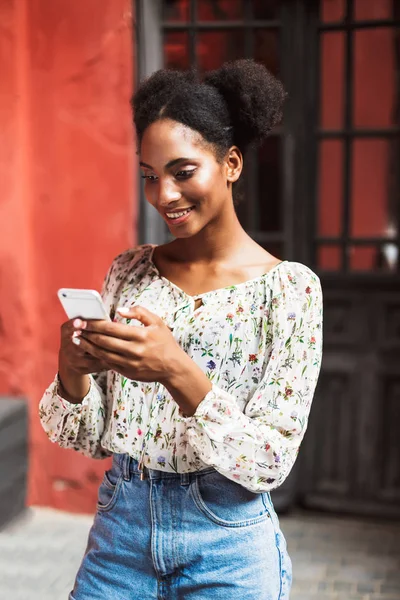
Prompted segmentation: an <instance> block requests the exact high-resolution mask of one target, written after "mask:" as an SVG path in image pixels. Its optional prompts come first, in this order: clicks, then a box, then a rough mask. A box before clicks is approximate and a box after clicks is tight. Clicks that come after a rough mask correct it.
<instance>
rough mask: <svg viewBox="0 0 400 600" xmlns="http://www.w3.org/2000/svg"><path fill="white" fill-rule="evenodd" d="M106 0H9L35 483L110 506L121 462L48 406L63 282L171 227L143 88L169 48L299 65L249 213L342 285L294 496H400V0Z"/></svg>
mask: <svg viewBox="0 0 400 600" xmlns="http://www.w3.org/2000/svg"><path fill="white" fill-rule="evenodd" d="M83 4H84V6H83ZM100 4H101V8H100V6H99V3H98V2H95V1H94V0H93V1H92V0H89V1H87V2H85V3H78V2H75V1H74V2H66V1H63V0H57V1H56V2H54V0H53V1H52V2H50V0H34V1H33V2H29V4H28V2H27V1H25V2H24V1H23V0H21V2H17V0H15V1H14V2H8V3H7V2H6V3H4V2H3V3H1V2H0V7H1V6H2V5H3V8H2V9H0V10H2V11H3V14H4V16H5V17H6V19H5V20H2V21H1V22H2V23H6V27H5V30H4V31H3V34H2V35H1V39H2V40H3V44H2V46H3V50H2V51H1V53H2V55H3V56H8V55H9V56H11V57H12V60H11V62H10V61H8V63H7V64H8V67H7V70H6V72H7V77H8V79H7V85H8V86H10V89H11V90H12V91H13V94H14V96H11V97H10V100H9V104H7V103H6V102H5V104H4V107H3V108H4V110H3V112H2V114H3V117H2V118H3V121H4V122H5V123H8V124H9V125H8V126H7V129H6V132H5V134H4V135H5V138H3V139H5V140H6V142H7V143H6V148H8V150H7V151H6V150H4V147H3V151H4V156H3V158H2V159H1V166H0V168H1V167H4V169H3V171H4V173H5V175H4V177H5V182H6V188H5V189H6V195H5V196H6V198H7V202H6V204H5V206H4V207H3V210H4V214H3V219H2V221H1V225H0V227H2V228H3V229H4V230H5V234H4V239H3V240H0V252H1V254H0V274H1V273H3V279H2V281H4V282H6V286H7V287H5V288H4V289H5V290H6V292H7V293H6V296H5V298H6V301H5V304H4V306H3V307H2V308H1V311H2V313H1V314H2V316H3V315H4V323H5V328H4V331H3V332H2V333H1V335H2V336H3V337H4V339H5V340H6V341H7V343H8V344H11V346H8V350H7V351H4V358H3V359H2V356H1V355H0V366H1V365H4V369H3V371H0V385H1V386H2V388H3V389H2V391H3V392H4V393H14V394H16V393H17V394H22V395H25V396H26V397H28V398H29V403H30V407H31V449H32V450H31V469H30V472H31V479H30V501H31V502H35V503H41V504H50V505H53V506H59V507H62V508H69V509H73V510H91V509H92V508H93V506H94V501H95V494H96V487H97V484H98V478H99V476H100V473H101V472H102V470H103V468H104V464H100V465H99V464H96V463H94V462H93V461H89V460H87V459H85V458H82V457H80V456H78V455H75V454H73V453H71V452H69V451H64V450H60V449H58V448H56V447H53V446H49V443H48V442H47V439H46V438H45V436H44V435H43V433H42V432H41V431H40V426H39V425H38V423H37V419H36V413H35V411H36V407H37V402H38V400H39V398H40V391H41V390H42V389H43V387H44V386H45V385H46V383H47V382H48V379H49V377H51V376H52V375H53V373H54V369H55V367H56V349H57V342H58V339H57V335H58V332H57V327H58V324H59V323H60V322H61V319H62V313H61V310H60V309H59V307H58V306H57V299H56V296H55V291H56V289H57V287H61V286H64V285H65V286H66V285H70V286H78V285H79V286H82V287H87V286H89V285H92V286H96V287H99V286H100V284H101V279H102V276H103V274H104V272H105V269H106V268H107V266H108V263H109V262H110V261H111V259H112V257H113V256H114V255H115V254H117V253H118V252H119V251H120V250H123V249H125V248H126V247H127V246H129V245H131V244H133V243H136V241H139V242H154V243H163V242H164V241H166V240H167V239H168V234H167V231H166V230H165V227H164V224H163V222H162V220H161V219H159V217H158V215H157V214H156V213H155V211H154V209H152V208H151V207H149V206H148V205H147V204H146V201H145V199H144V197H143V192H142V190H141V189H140V185H139V183H138V182H137V176H136V173H137V165H136V155H135V145H134V137H133V131H132V124H131V117H130V114H129V103H128V100H129V96H130V94H131V92H132V90H133V89H134V88H135V86H136V85H137V82H138V81H139V80H140V79H142V78H143V77H145V76H147V75H149V74H150V73H151V72H153V71H154V70H155V69H157V68H160V67H162V66H167V67H170V68H177V69H186V68H189V67H190V66H196V67H197V68H198V70H199V71H200V72H204V71H207V70H209V69H214V68H218V66H219V65H220V64H222V63H223V62H224V61H226V60H232V59H236V58H242V57H252V58H254V59H256V60H257V61H260V62H262V63H263V64H265V65H266V66H267V67H268V68H269V69H270V70H271V71H272V72H273V73H274V74H276V75H277V76H278V77H280V78H281V79H282V81H283V82H284V85H285V87H286V90H287V92H288V101H287V103H286V108H285V115H284V119H283V122H282V124H281V125H280V126H279V127H277V128H276V130H274V131H273V132H272V134H271V136H270V138H269V139H268V140H267V142H266V143H265V144H264V145H263V147H262V148H260V149H258V150H252V151H251V152H249V154H248V156H246V168H245V177H244V187H243V191H244V194H243V195H244V198H245V200H244V201H243V202H242V203H241V204H240V205H239V207H238V214H239V217H240V219H241V222H242V223H243V226H244V227H245V228H246V230H247V231H248V232H249V233H250V234H251V235H252V237H253V238H254V239H255V240H256V241H257V242H258V243H260V244H261V245H262V246H264V247H265V248H266V249H268V250H269V251H271V252H272V253H273V254H275V255H277V256H280V257H281V258H283V259H288V260H297V261H300V262H304V263H306V264H308V265H309V266H310V267H311V268H313V269H314V270H315V271H316V272H317V273H318V274H319V275H320V277H321V280H322V285H323V289H324V296H325V329H324V338H325V350H324V361H323V368H322V372H321V377H320V382H319V385H318V389H317V394H316V397H315V402H314V407H313V410H312V414H311V420H310V426H309V431H308V433H307V435H306V440H305V443H304V447H303V452H301V453H300V458H299V461H298V464H297V465H296V468H295V469H294V472H293V474H292V475H291V476H290V477H291V478H290V479H289V480H288V482H287V484H286V486H283V488H282V490H281V491H280V494H281V497H280V498H281V501H282V503H283V504H286V505H288V504H290V503H292V502H301V503H303V504H305V505H307V506H312V507H319V508H327V509H331V510H341V511H350V512H351V511H355V512H359V513H360V512H362V513H365V514H375V513H377V514H378V513H381V512H382V510H385V511H386V513H387V514H393V515H395V514H397V515H398V514H399V513H400V509H399V506H400V502H399V501H400V441H399V436H398V423H399V421H400V270H399V264H400V259H399V242H400V235H399V224H400V223H399V221H400V175H399V173H400V153H399V147H400V138H399V136H400V97H399V85H400V84H399V81H400V33H399V32H400V4H399V3H398V2H397V1H396V0H380V1H379V2H376V1H375V0H313V1H306V0H219V1H218V0H175V1H173V0H136V2H135V4H134V5H133V4H132V3H131V2H129V1H127V0H113V1H111V0H107V1H105V2H102V3H100ZM3 29H4V28H3ZM16 98H17V99H18V100H16ZM7 111H8V112H7ZM0 118H1V116H0ZM21 173H22V174H23V177H21V176H20V174H21ZM6 223H7V225H5V224H6ZM13 231H16V232H18V235H17V234H12V233H11V232H13ZM17 245H18V252H16V249H17ZM8 256H12V258H13V262H12V263H10V262H9V261H8ZM8 282H10V283H8ZM2 286H3V283H2ZM16 299H17V300H18V302H17V303H16ZM18 307H19V308H18ZM21 310H22V313H21ZM43 315H46V318H45V321H44V320H43ZM19 319H22V323H23V327H22V328H21V327H18V331H17V334H15V329H16V324H17V321H18V320H19ZM10 347H11V348H13V352H12V353H11V354H10V352H9V348H10ZM0 352H3V351H0ZM278 500H279V498H278Z"/></svg>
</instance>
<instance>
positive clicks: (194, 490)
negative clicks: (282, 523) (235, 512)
mask: <svg viewBox="0 0 400 600" xmlns="http://www.w3.org/2000/svg"><path fill="white" fill-rule="evenodd" d="M190 491H191V494H192V498H193V500H194V503H195V504H196V506H197V508H198V509H199V510H200V512H201V513H202V514H204V515H205V516H206V517H207V518H209V519H210V520H211V521H212V522H213V523H216V524H217V525H221V526H222V527H247V526H249V525H255V524H257V523H262V522H263V521H266V520H267V519H268V518H271V515H270V513H269V511H268V509H266V511H265V513H264V514H262V515H259V516H258V517H253V518H252V519H246V520H244V521H225V519H221V518H220V517H218V516H217V515H216V514H214V513H213V512H212V511H211V510H210V509H209V508H208V506H207V505H206V503H205V502H204V500H203V498H202V497H201V494H200V490H199V485H198V480H197V478H196V479H195V480H194V482H193V485H192V486H191V487H190Z"/></svg>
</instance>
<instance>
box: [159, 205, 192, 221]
mask: <svg viewBox="0 0 400 600" xmlns="http://www.w3.org/2000/svg"><path fill="white" fill-rule="evenodd" d="M193 209H194V206H190V207H189V208H186V209H185V210H180V211H175V212H168V213H165V215H166V217H167V218H168V219H169V220H170V221H175V220H177V219H181V218H182V217H185V216H186V215H188V214H189V213H190V212H191V211H192V210H193Z"/></svg>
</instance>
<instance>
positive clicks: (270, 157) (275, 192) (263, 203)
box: [258, 136, 283, 232]
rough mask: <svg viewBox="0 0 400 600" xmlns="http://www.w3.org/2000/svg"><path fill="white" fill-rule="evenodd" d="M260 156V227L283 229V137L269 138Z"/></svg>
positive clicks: (259, 153) (266, 229)
mask: <svg viewBox="0 0 400 600" xmlns="http://www.w3.org/2000/svg"><path fill="white" fill-rule="evenodd" d="M258 157H259V158H258V203H259V228H260V230H261V231H265V232H266V231H282V229H283V223H282V159H281V138H280V137H279V136H273V137H269V138H267V140H266V142H265V143H264V144H263V145H262V147H261V148H260V149H259V151H258Z"/></svg>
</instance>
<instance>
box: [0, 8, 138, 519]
mask: <svg viewBox="0 0 400 600" xmlns="http://www.w3.org/2000/svg"><path fill="white" fill-rule="evenodd" d="M132 10H133V9H132V2H131V0H102V1H101V2H98V0H85V1H84V2H82V1H80V0H0V78H1V80H0V190H1V194H0V395H4V394H7V395H12V396H23V397H25V398H27V400H28V402H29V410H30V481H29V496H28V501H29V503H35V504H45V505H51V506H55V507H58V508H63V509H70V510H77V511H85V510H88V511H91V510H92V509H93V507H94V502H95V496H96V488H97V484H98V480H99V477H100V474H101V473H102V471H103V469H104V466H105V464H104V462H103V463H97V462H95V461H93V460H89V459H86V458H84V457H82V456H80V455H78V454H77V453H75V452H73V451H66V450H61V449H59V448H58V447H57V446H55V445H53V444H51V443H50V442H49V441H48V440H47V437H46V436H45V434H44V432H43V431H42V429H41V426H40V424H39V420H38V416H37V406H38V402H39V400H40V397H41V395H42V393H43V390H44V388H45V387H46V386H47V385H48V384H49V382H50V381H51V379H52V378H53V376H54V374H55V371H56V368H57V350H58V342H59V327H60V324H61V323H62V322H63V321H64V320H65V317H64V314H63V311H62V309H61V307H60V306H59V304H58V299H57V296H56V291H57V289H58V288H59V287H62V286H67V287H94V288H97V289H99V288H100V286H101V283H102V280H103V277H104V275H105V272H106V270H107V268H108V266H109V264H110V262H111V260H112V258H113V257H114V256H115V255H116V254H118V253H119V252H121V251H123V250H124V249H126V248H127V247H129V246H131V245H132V244H133V243H134V242H135V239H134V238H135V235H136V220H137V203H136V194H135V186H136V181H135V177H136V175H135V145H134V138H133V128H132V124H131V115H130V107H129V98H130V96H131V93H132V86H133V75H134V72H133V71H134V58H135V57H134V40H133V36H132Z"/></svg>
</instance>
